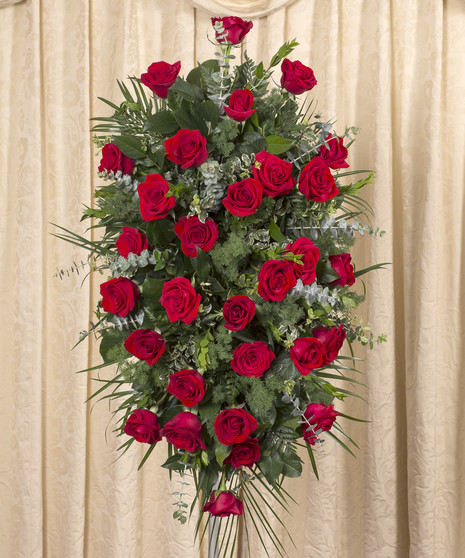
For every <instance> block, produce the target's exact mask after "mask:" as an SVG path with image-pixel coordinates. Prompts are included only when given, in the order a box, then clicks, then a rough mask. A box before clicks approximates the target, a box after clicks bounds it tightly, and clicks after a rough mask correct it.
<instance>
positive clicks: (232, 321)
mask: <svg viewBox="0 0 465 558" xmlns="http://www.w3.org/2000/svg"><path fill="white" fill-rule="evenodd" d="M254 315H255V302H254V301H253V300H251V299H250V298H249V297H248V296H245V295H236V296H232V297H231V298H228V300H227V301H226V302H225V303H224V306H223V318H224V319H225V322H226V323H225V324H224V327H225V328H226V329H231V330H232V331H240V330H241V329H244V328H245V327H246V326H247V324H249V323H250V321H251V320H252V318H253V317H254Z"/></svg>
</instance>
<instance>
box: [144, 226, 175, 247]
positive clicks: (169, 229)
mask: <svg viewBox="0 0 465 558" xmlns="http://www.w3.org/2000/svg"><path fill="white" fill-rule="evenodd" d="M145 234H146V235H147V240H148V241H149V243H150V244H151V245H152V246H154V247H155V248H158V249H159V250H163V249H164V248H166V246H167V245H168V244H169V243H170V242H172V241H173V240H174V239H175V237H176V234H175V232H174V227H173V224H172V223H171V222H169V221H166V220H165V219H156V220H155V221H150V222H149V224H148V225H147V229H146V232H145Z"/></svg>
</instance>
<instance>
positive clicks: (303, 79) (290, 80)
mask: <svg viewBox="0 0 465 558" xmlns="http://www.w3.org/2000/svg"><path fill="white" fill-rule="evenodd" d="M281 71H282V76H281V85H282V87H284V89H287V90H288V91H289V93H294V95H300V94H301V93H304V92H305V91H310V89H313V88H314V87H315V85H316V84H317V81H316V79H315V75H314V74H313V70H312V69H311V68H309V67H308V66H304V65H303V64H302V62H299V61H298V60H296V61H295V62H291V61H290V60H289V59H287V58H285V59H284V60H283V63H282V64H281Z"/></svg>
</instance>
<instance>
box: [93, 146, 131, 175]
mask: <svg viewBox="0 0 465 558" xmlns="http://www.w3.org/2000/svg"><path fill="white" fill-rule="evenodd" d="M133 168H134V161H133V160H132V159H130V158H129V157H126V155H123V154H122V153H121V150H120V149H119V148H118V147H116V145H115V144H114V143H107V144H106V145H104V146H103V149H102V158H101V160H100V166H99V168H98V171H99V172H103V171H107V172H111V171H113V172H114V173H115V174H116V173H117V172H118V171H121V172H122V173H123V174H131V173H132V170H133Z"/></svg>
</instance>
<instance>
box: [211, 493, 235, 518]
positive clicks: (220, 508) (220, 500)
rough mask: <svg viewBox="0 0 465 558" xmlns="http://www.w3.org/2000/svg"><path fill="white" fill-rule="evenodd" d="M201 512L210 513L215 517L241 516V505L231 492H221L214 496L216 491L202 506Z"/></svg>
mask: <svg viewBox="0 0 465 558" xmlns="http://www.w3.org/2000/svg"><path fill="white" fill-rule="evenodd" d="M202 511H203V512H210V514H211V515H215V516H216V517H227V516H228V515H242V513H243V504H242V502H241V501H240V500H239V499H238V498H236V497H235V496H234V494H233V493H232V492H227V491H223V492H220V493H219V494H218V496H216V491H215V492H213V493H212V495H211V496H210V500H209V501H208V502H207V503H206V504H205V505H204V507H203V509H202Z"/></svg>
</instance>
